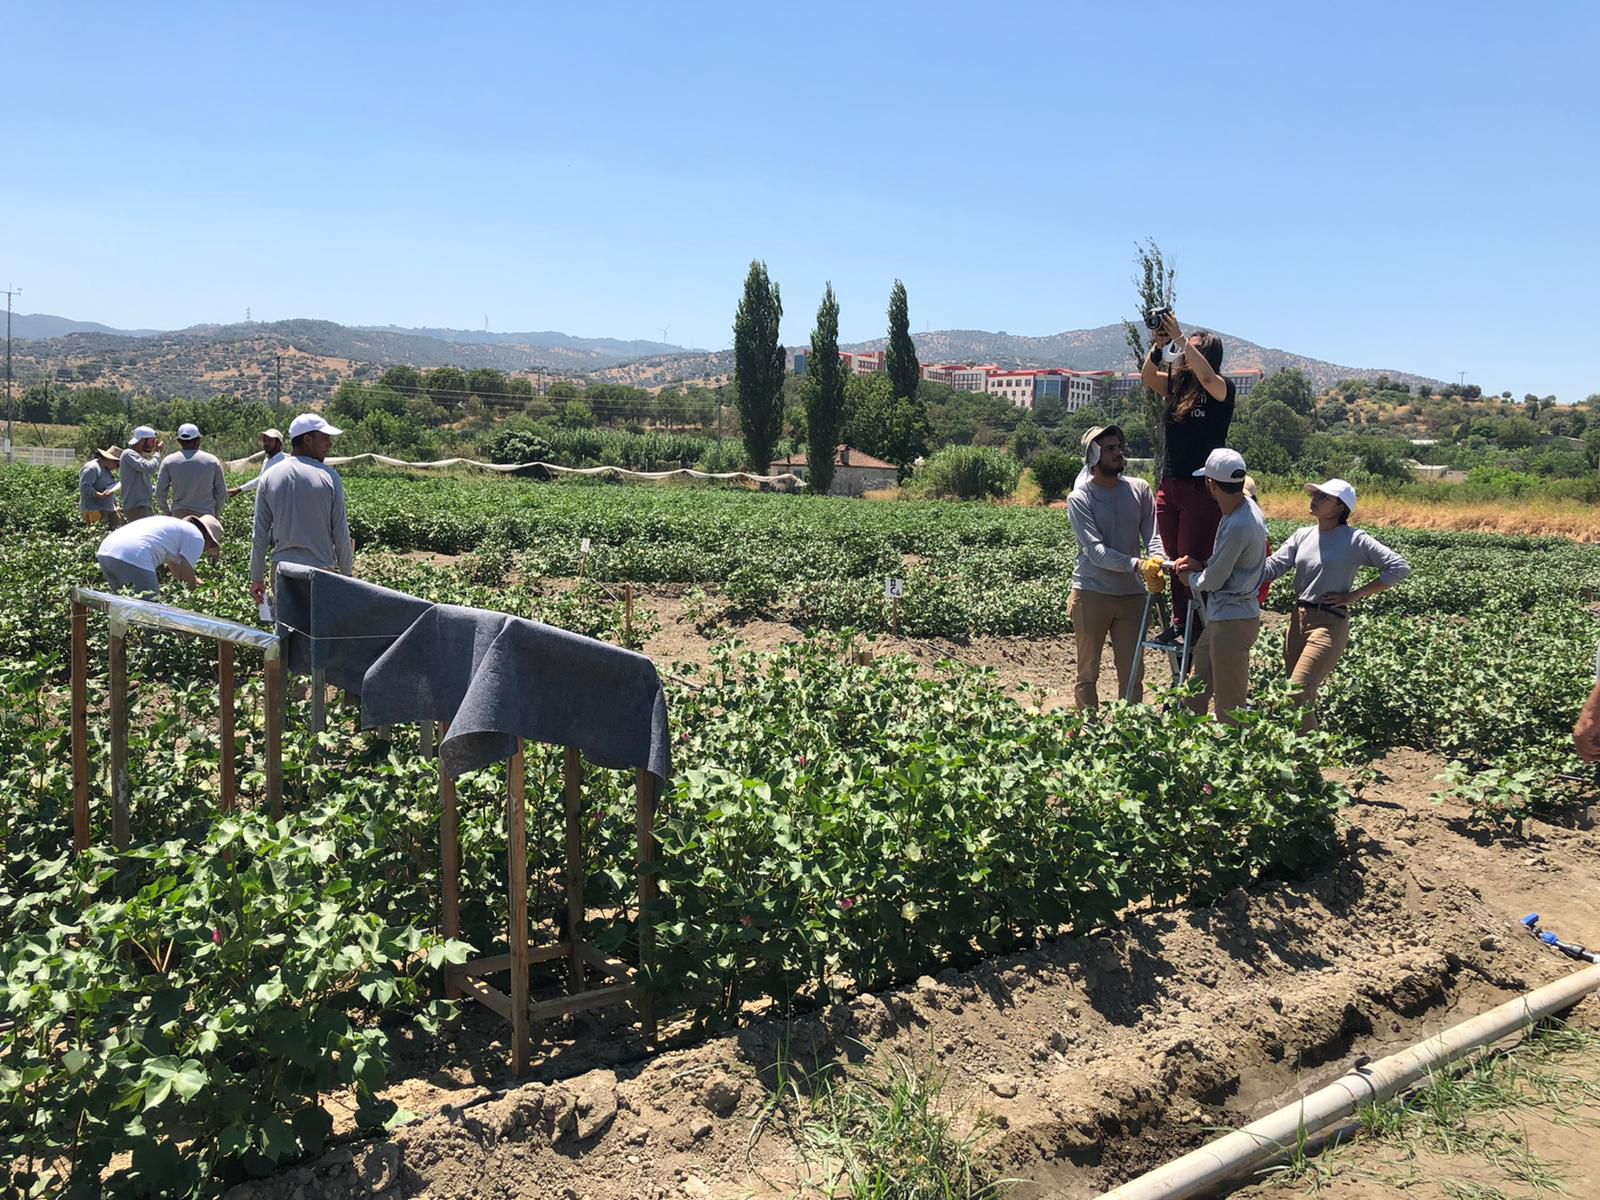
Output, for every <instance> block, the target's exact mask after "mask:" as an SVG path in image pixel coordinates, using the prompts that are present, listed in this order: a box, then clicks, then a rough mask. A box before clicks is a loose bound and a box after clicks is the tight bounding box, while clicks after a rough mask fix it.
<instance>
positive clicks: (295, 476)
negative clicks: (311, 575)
mask: <svg viewBox="0 0 1600 1200" xmlns="http://www.w3.org/2000/svg"><path fill="white" fill-rule="evenodd" d="M343 432H344V431H343V430H342V429H336V428H334V426H332V425H329V424H328V423H327V422H326V421H324V420H323V419H322V418H321V417H319V416H318V415H317V414H316V413H301V414H300V415H299V416H298V417H296V418H295V419H294V421H293V422H292V423H291V424H290V426H289V444H290V446H291V447H292V448H293V450H294V454H293V456H292V457H290V458H286V459H284V460H283V461H282V462H280V463H278V464H276V465H275V466H274V467H273V468H272V470H271V471H270V472H266V471H263V472H262V474H261V484H260V486H259V487H258V488H257V489H256V522H255V529H254V530H253V531H252V533H251V536H250V595H251V596H252V597H253V598H254V599H255V602H256V603H257V604H260V603H261V602H262V600H263V599H264V598H265V597H266V594H267V585H268V582H269V578H270V577H269V576H268V574H267V559H268V557H269V555H270V557H271V559H272V561H273V563H280V562H293V563H303V564H304V565H306V566H308V567H321V568H322V569H323V570H325V571H337V572H339V574H341V575H349V574H352V573H353V572H354V569H355V550H354V548H353V547H352V546H351V544H350V521H349V519H348V518H347V517H346V515H345V507H344V481H343V480H342V479H340V478H339V473H338V472H337V471H335V470H334V469H333V468H332V467H329V466H327V465H326V464H324V463H323V461H322V460H323V459H325V458H327V457H328V451H329V450H331V449H332V448H333V439H334V438H336V437H338V436H339V435H340V434H341V433H343Z"/></svg>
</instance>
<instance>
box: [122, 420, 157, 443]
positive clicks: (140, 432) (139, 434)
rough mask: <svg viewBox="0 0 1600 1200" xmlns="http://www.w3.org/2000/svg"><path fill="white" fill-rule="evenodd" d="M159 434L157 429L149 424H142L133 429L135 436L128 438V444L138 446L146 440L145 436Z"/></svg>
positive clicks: (149, 436)
mask: <svg viewBox="0 0 1600 1200" xmlns="http://www.w3.org/2000/svg"><path fill="white" fill-rule="evenodd" d="M157 436H159V435H158V434H157V433H156V431H155V430H154V429H151V428H150V426H148V425H140V426H139V427H138V428H137V429H135V430H134V431H133V436H132V437H131V438H129V439H128V445H130V446H137V445H138V444H139V443H140V442H142V441H144V440H145V438H151V437H157Z"/></svg>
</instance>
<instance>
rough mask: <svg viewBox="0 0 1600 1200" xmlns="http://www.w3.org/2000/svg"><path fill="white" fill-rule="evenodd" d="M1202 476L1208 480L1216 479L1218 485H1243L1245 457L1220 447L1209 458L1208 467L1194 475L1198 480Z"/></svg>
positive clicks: (1235, 451)
mask: <svg viewBox="0 0 1600 1200" xmlns="http://www.w3.org/2000/svg"><path fill="white" fill-rule="evenodd" d="M1202 475H1204V476H1205V477H1206V478H1207V479H1215V480H1216V481H1217V482H1218V483H1243V482H1244V477H1245V469H1244V455H1242V454H1240V453H1239V452H1238V451H1237V450H1229V449H1228V448H1227V447H1226V446H1219V447H1217V449H1215V450H1213V451H1212V452H1211V453H1210V455H1208V456H1207V458H1206V465H1205V466H1203V467H1201V468H1200V469H1199V470H1198V471H1196V472H1195V473H1194V477H1195V478H1196V479H1199V478H1200V477H1201V476H1202Z"/></svg>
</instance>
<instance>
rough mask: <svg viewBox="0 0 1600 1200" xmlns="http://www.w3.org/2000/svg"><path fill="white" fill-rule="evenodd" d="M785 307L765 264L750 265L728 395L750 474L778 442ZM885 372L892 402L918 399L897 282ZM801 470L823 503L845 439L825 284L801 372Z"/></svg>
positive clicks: (834, 301)
mask: <svg viewBox="0 0 1600 1200" xmlns="http://www.w3.org/2000/svg"><path fill="white" fill-rule="evenodd" d="M782 321H783V299H782V297H781V296H780V295H779V292H778V285H777V284H776V283H775V282H773V281H772V280H771V279H770V278H768V276H767V264H766V263H764V262H760V261H756V262H753V263H751V264H750V273H749V274H748V275H746V276H745V281H744V298H743V299H741V300H740V301H739V310H738V312H737V313H736V314H735V316H734V319H733V387H734V397H735V401H736V403H737V404H738V408H739V423H740V426H741V428H742V430H743V434H744V450H745V457H746V459H747V460H748V461H749V465H750V469H751V470H752V471H765V470H766V469H767V466H768V464H769V463H771V461H772V459H773V456H774V455H775V454H776V453H777V450H778V440H779V438H780V437H782V435H783V380H784V374H785V372H786V370H787V359H786V356H785V354H784V349H783V341H782V339H781V337H780V336H779V330H778V327H779V325H780V324H781V323H782ZM884 367H885V370H886V373H887V375H888V376H889V382H890V384H891V386H892V387H893V389H894V395H895V398H896V399H902V398H904V399H915V397H916V394H917V381H918V380H919V379H921V377H922V368H921V365H920V364H919V363H918V362H917V350H916V346H915V345H914V344H913V343H912V341H911V316H910V312H909V309H908V306H907V304H906V285H905V284H903V283H901V282H900V280H898V279H896V280H895V281H894V289H893V290H892V291H891V292H890V293H889V345H888V348H887V350H886V351H885V353H884ZM806 371H807V373H808V374H809V375H810V376H811V384H810V386H809V387H808V388H807V389H806V463H807V465H808V466H809V469H810V470H809V478H808V480H807V483H808V485H809V487H810V490H811V491H813V492H815V493H817V494H819V495H825V494H826V493H827V492H828V490H829V489H830V488H831V487H832V486H833V468H834V453H835V451H836V450H837V448H838V446H839V441H840V438H841V437H842V436H843V434H844V426H845V416H846V413H845V380H846V373H845V369H844V363H843V360H841V359H840V357H839V300H838V297H836V296H835V295H834V294H833V283H832V282H831V281H830V282H829V283H828V285H827V288H826V290H824V292H823V293H822V303H821V304H820V305H818V306H817V324H816V327H815V328H814V329H812V331H811V356H810V359H809V360H808V362H807V366H806Z"/></svg>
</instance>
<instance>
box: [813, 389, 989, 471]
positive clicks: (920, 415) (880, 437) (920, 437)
mask: <svg viewBox="0 0 1600 1200" xmlns="http://www.w3.org/2000/svg"><path fill="white" fill-rule="evenodd" d="M1007 407H1008V408H1014V406H1013V405H1010V404H1007ZM845 412H846V416H845V426H844V440H845V441H846V442H848V443H849V444H850V445H851V446H854V447H855V448H856V449H858V450H865V451H866V452H867V453H868V454H871V455H874V456H876V457H878V458H881V459H884V460H885V461H887V462H892V463H894V465H895V466H897V467H899V468H900V475H901V477H902V478H904V477H905V475H906V473H907V472H908V471H909V469H910V467H911V464H912V463H914V462H915V461H916V460H917V459H918V458H921V457H922V456H923V455H924V454H926V453H927V451H928V435H929V429H928V414H927V412H926V411H925V410H924V409H923V406H922V404H921V403H920V402H918V401H916V400H913V399H910V398H908V397H905V396H896V395H895V394H894V385H893V384H892V383H890V382H889V377H888V376H887V375H884V374H874V375H852V376H850V377H849V379H848V380H847V381H846V383H845Z"/></svg>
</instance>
